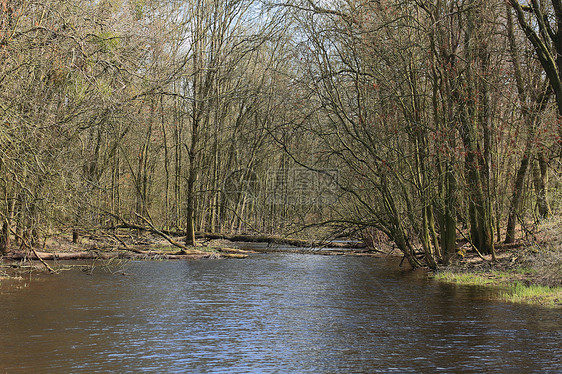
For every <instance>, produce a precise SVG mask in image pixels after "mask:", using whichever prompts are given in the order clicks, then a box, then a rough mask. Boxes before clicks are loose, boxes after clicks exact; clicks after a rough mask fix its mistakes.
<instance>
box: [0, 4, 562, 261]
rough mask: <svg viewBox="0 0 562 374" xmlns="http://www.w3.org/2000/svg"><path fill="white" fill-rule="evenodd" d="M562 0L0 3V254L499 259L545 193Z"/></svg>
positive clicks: (554, 151)
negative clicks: (145, 248) (157, 249)
mask: <svg viewBox="0 0 562 374" xmlns="http://www.w3.org/2000/svg"><path fill="white" fill-rule="evenodd" d="M561 53H562V1H560V0H549V1H547V0H530V1H529V2H520V1H517V0H493V1H488V0H427V1H426V0H415V1H413V0H408V1H404V0H324V1H314V0H277V1H268V0H181V1H180V0H43V1H40V2H39V1H33V0H0V58H1V61H2V63H1V64H0V220H1V230H0V254H7V253H8V252H9V251H11V250H12V249H14V248H20V247H32V246H35V245H40V243H41V242H42V241H43V240H44V239H45V238H47V237H49V236H52V235H57V234H60V233H69V235H73V236H74V238H75V239H76V240H77V239H78V238H79V237H80V236H81V235H86V234H87V233H89V232H92V231H95V230H110V229H111V228H115V227H119V226H124V225H143V226H147V225H150V227H153V228H157V229H158V230H161V231H170V232H172V231H173V232H181V233H183V235H185V245H186V246H194V245H195V244H196V237H197V235H198V234H200V233H222V234H247V235H277V236H290V237H296V238H311V237H314V238H317V239H327V238H360V239H362V240H365V241H369V242H371V243H374V242H377V241H389V242H391V243H393V245H394V246H395V247H396V248H397V249H398V250H399V251H401V253H402V254H403V256H404V258H405V260H406V261H407V262H408V263H409V264H410V265H411V266H412V267H414V268H416V267H421V266H427V267H430V268H437V267H438V266H440V265H441V264H445V265H446V264H448V263H449V262H450V261H451V260H452V258H454V257H455V256H457V252H458V248H459V242H464V243H469V244H470V248H471V250H474V251H476V252H478V254H480V255H482V256H491V258H494V257H495V254H496V247H497V245H498V244H499V243H508V244H509V243H514V242H516V241H518V240H523V239H528V238H532V237H533V235H534V232H535V230H536V227H537V224H538V223H539V222H541V221H543V220H544V219H547V218H548V219H553V218H552V217H555V216H556V214H559V210H560V204H559V201H561V200H560V194H561V192H562V186H561V185H560V184H561V183H562V179H561V175H560V172H561V170H562V169H561V166H562V165H561V164H560V161H561V156H562V149H561V147H560V145H561V142H562V126H561V116H562V75H561V74H562V55H561Z"/></svg>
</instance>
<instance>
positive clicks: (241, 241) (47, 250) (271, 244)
mask: <svg viewBox="0 0 562 374" xmlns="http://www.w3.org/2000/svg"><path fill="white" fill-rule="evenodd" d="M153 231H154V230H152V231H151V230H138V229H131V228H117V229H112V230H97V231H92V232H89V233H81V235H79V236H78V238H74V239H77V240H73V235H72V233H70V232H60V233H56V234H53V235H50V236H48V237H47V238H45V239H44V240H43V242H42V243H38V244H36V245H35V246H34V247H33V248H32V249H30V248H12V250H11V251H10V252H9V253H7V254H6V255H4V256H3V257H0V276H2V275H3V274H4V275H8V274H11V273H12V272H10V271H7V270H8V269H14V268H20V269H22V268H23V269H26V270H27V269H31V270H36V269H47V270H48V271H51V272H55V271H57V266H58V265H59V262H60V261H67V260H100V261H112V260H115V259H132V260H135V259H137V260H196V259H203V258H210V259H221V258H246V257H247V256H248V255H250V254H252V253H259V252H278V251H282V252H299V253H313V254H320V255H375V254H377V253H378V252H377V251H374V250H368V249H366V248H364V247H362V246H361V245H360V243H358V242H347V241H339V242H336V243H330V244H328V243H325V245H322V243H320V242H306V241H304V240H299V239H287V238H277V237H265V236H250V235H237V236H226V235H219V234H208V233H206V234H204V235H199V238H198V240H197V246H196V247H185V246H184V245H182V244H181V243H183V240H184V238H183V237H181V236H178V235H173V234H171V233H162V232H160V231H158V232H153ZM307 243H309V244H308V246H307ZM379 254H380V253H379Z"/></svg>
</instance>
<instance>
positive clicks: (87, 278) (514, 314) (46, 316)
mask: <svg viewBox="0 0 562 374" xmlns="http://www.w3.org/2000/svg"><path fill="white" fill-rule="evenodd" d="M126 273H127V275H125V276H123V275H116V274H111V273H108V272H103V271H95V272H94V273H93V274H92V275H88V274H87V273H85V272H81V271H78V270H76V271H67V272H63V273H62V274H60V275H56V276H47V275H45V276H41V277H39V279H35V280H32V281H29V280H28V281H26V283H28V285H27V286H26V287H23V288H20V289H17V290H15V289H14V288H10V287H8V285H7V283H6V282H4V283H3V285H2V286H0V300H1V303H0V321H1V322H0V324H1V325H0V326H1V329H0V348H1V349H0V372H2V373H3V372H8V373H19V372H22V373H23V372H52V373H60V372H93V371H106V372H139V371H145V372H212V373H221V372H223V373H244V372H261V373H264V372H266V373H271V372H281V373H289V372H293V373H303V372H308V373H352V372H353V373H373V372H381V373H388V372H396V373H405V372H412V373H414V372H415V373H419V372H428V373H430V372H445V373H450V372H488V373H490V372H492V373H509V372H513V373H516V372H532V371H536V372H541V373H542V372H552V373H555V372H561V371H562V358H561V357H562V324H561V322H562V321H561V315H560V311H559V310H548V309H541V308H536V307H528V306H520V305H510V304H504V303H500V302H493V301H489V300H487V299H486V294H485V292H484V291H483V290H481V289H478V288H470V287H455V286H451V285H444V284H439V283H437V282H434V281H431V280H427V279H426V278H425V276H424V275H423V274H420V273H415V272H400V271H399V270H397V266H396V264H389V263H387V262H385V260H381V259H374V258H367V257H343V256H341V257H333V256H328V257H326V256H314V255H302V254H300V255H299V254H287V253H278V254H267V255H254V256H251V257H250V258H248V259H246V260H232V259H226V260H203V261H192V262H179V261H178V262H133V263H130V264H128V265H127V267H126ZM19 284H20V285H21V282H20V283H19Z"/></svg>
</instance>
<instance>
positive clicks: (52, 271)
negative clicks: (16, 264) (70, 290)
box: [10, 228, 56, 273]
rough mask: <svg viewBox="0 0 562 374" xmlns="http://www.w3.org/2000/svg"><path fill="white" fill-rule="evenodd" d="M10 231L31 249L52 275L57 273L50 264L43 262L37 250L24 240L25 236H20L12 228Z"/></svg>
mask: <svg viewBox="0 0 562 374" xmlns="http://www.w3.org/2000/svg"><path fill="white" fill-rule="evenodd" d="M10 231H11V232H12V234H14V235H15V236H16V237H17V238H18V239H20V240H21V241H22V242H23V243H24V245H25V246H26V247H27V248H29V249H31V251H32V252H33V254H34V255H35V257H37V259H38V260H39V261H41V263H42V264H43V265H44V266H45V268H47V270H48V271H49V272H50V273H56V271H55V270H53V268H52V267H50V266H49V264H47V263H46V262H45V260H43V259H42V258H41V256H39V254H38V253H37V251H36V250H35V248H33V246H32V245H30V244H29V242H28V241H27V239H26V238H24V237H23V236H21V235H19V234H18V233H17V232H16V231H14V230H13V229H12V228H10Z"/></svg>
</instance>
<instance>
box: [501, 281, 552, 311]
mask: <svg viewBox="0 0 562 374" xmlns="http://www.w3.org/2000/svg"><path fill="white" fill-rule="evenodd" d="M500 296H501V298H502V300H505V301H508V302H513V303H526V304H540V305H547V306H562V287H548V286H541V285H537V284H530V285H525V284H523V283H521V282H515V283H513V284H511V285H510V286H509V288H508V290H507V291H506V292H502V293H501V294H500Z"/></svg>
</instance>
